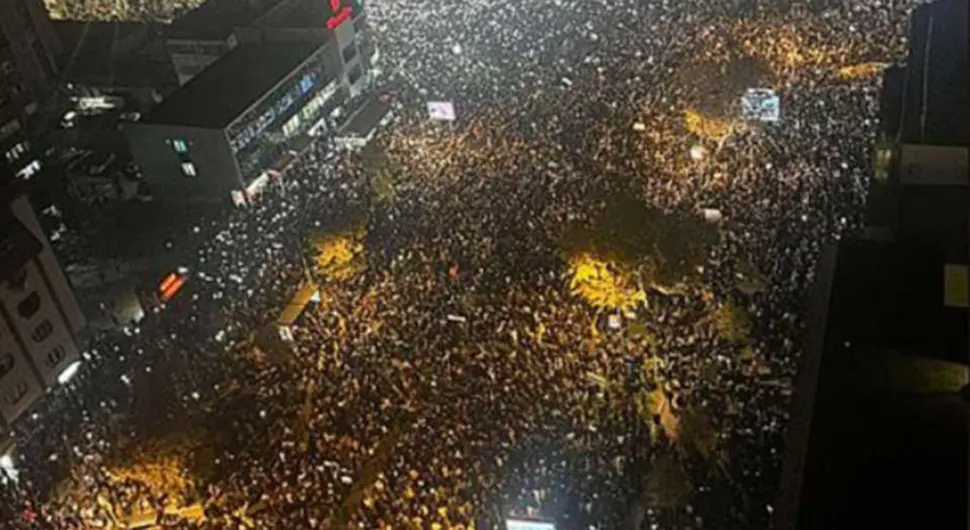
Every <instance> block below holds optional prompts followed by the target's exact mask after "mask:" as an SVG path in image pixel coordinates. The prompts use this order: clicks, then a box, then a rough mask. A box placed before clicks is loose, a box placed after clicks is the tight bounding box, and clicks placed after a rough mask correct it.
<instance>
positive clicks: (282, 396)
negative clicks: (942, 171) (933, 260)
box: [3, 0, 913, 529]
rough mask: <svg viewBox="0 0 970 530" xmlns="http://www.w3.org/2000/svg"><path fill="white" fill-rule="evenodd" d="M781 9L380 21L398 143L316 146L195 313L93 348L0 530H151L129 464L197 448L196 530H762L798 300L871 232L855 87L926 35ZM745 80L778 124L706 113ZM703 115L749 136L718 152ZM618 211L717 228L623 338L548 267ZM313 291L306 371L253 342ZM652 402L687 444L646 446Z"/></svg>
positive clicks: (676, 439) (394, 9) (871, 82)
mask: <svg viewBox="0 0 970 530" xmlns="http://www.w3.org/2000/svg"><path fill="white" fill-rule="evenodd" d="M791 4H792V5H787V6H784V8H781V7H778V6H775V5H772V6H770V9H768V8H767V6H761V5H758V4H757V3H741V4H735V5H731V4H730V3H724V2H707V1H705V0H669V1H663V2H661V1H658V2H656V3H646V2H640V1H636V0H621V1H618V2H570V1H566V0H548V1H547V0H534V1H530V2H522V3H518V4H502V5H496V4H491V3H486V2H471V3H469V2H451V1H444V2H433V3H432V2H419V3H414V2H401V1H398V0H386V1H383V2H375V3H373V4H369V5H368V6H367V9H368V13H369V15H368V17H369V22H370V25H371V26H372V28H373V30H374V34H375V36H376V38H377V43H378V45H379V46H380V48H381V50H382V52H381V53H382V56H383V57H382V61H383V64H384V65H385V70H387V71H386V74H385V78H384V79H382V80H381V83H382V84H383V85H384V87H383V88H382V90H383V91H385V92H387V93H389V94H391V95H392V97H393V98H394V108H395V109H394V112H395V113H396V115H397V120H396V122H395V123H392V124H391V125H390V126H389V127H388V129H387V130H386V131H383V132H381V134H380V135H379V136H378V138H376V139H375V142H376V147H375V148H373V149H366V150H365V151H364V152H362V153H356V154H353V153H350V154H348V153H334V151H333V150H332V147H331V145H330V144H329V143H328V142H326V141H320V142H318V143H317V144H315V145H314V146H312V147H311V148H310V149H309V150H308V151H307V152H306V153H304V154H303V155H302V156H301V158H300V159H299V161H298V162H297V163H296V164H295V165H294V167H292V168H291V169H290V170H289V171H288V172H287V173H286V175H285V177H284V178H283V179H281V180H280V181H279V182H277V183H274V184H273V185H272V186H270V187H269V188H268V189H267V190H266V191H265V192H264V193H263V195H262V196H261V197H260V198H259V200H258V201H256V202H255V203H254V204H252V205H250V206H248V207H246V208H244V209H240V210H239V211H237V212H234V213H233V214H232V215H231V216H230V218H229V219H228V220H227V219H222V218H213V219H208V220H202V219H200V221H199V225H198V227H197V229H198V230H200V231H204V232H205V233H208V234H211V237H209V238H208V239H207V242H206V243H205V244H203V245H202V246H201V247H200V248H198V249H192V252H191V254H192V258H191V259H190V260H188V261H189V262H187V263H186V267H187V268H188V269H189V270H190V271H191V275H192V278H191V281H190V283H189V284H188V286H187V287H186V289H185V291H184V292H183V293H180V295H179V297H177V298H176V299H175V300H173V301H172V302H171V303H170V304H169V305H168V307H165V308H164V309H161V310H159V311H157V312H156V313H155V314H152V315H150V316H149V318H147V319H146V320H145V321H144V322H143V323H142V324H141V326H140V327H139V328H138V329H133V330H130V332H129V333H128V334H126V335H124V336H115V335H103V336H99V337H96V338H95V339H94V340H93V343H92V345H91V347H90V349H89V351H88V352H87V353H86V359H87V360H88V363H87V364H88V365H89V369H87V370H86V371H85V372H84V373H83V374H82V375H81V376H79V377H78V378H77V380H76V381H75V382H72V384H71V385H70V386H69V387H68V388H66V389H64V391H63V392H62V395H59V396H58V397H57V398H56V399H52V400H50V405H49V409H50V410H48V411H46V412H45V413H44V414H42V415H38V416H37V417H36V418H32V419H30V420H28V421H27V422H25V425H23V426H21V428H20V430H21V432H20V438H21V440H22V443H21V451H22V453H23V455H24V456H23V458H22V467H23V469H22V472H21V475H20V477H19V481H18V482H17V485H16V487H8V488H7V489H4V490H3V491H4V494H5V495H7V496H9V497H10V498H9V499H8V501H9V502H7V503H6V508H7V509H8V511H7V513H4V514H3V516H4V517H5V518H6V521H9V523H8V525H7V526H6V527H11V528H57V529H67V528H91V527H98V526H101V527H110V526H111V525H112V524H116V521H118V520H120V519H123V518H125V517H128V516H130V515H131V513H132V512H133V511H134V510H136V508H137V505H138V504H143V505H145V506H147V507H148V509H155V510H158V511H162V510H161V508H162V507H163V506H164V505H165V504H167V503H169V504H170V503H172V502H173V499H172V498H171V496H170V495H168V494H166V495H162V494H159V493H157V492H152V491H150V489H149V490H148V491H146V488H145V487H144V485H142V486H139V485H137V484H132V483H130V482H124V483H119V482H118V481H116V480H112V477H111V476H110V473H109V472H108V471H109V465H108V464H109V460H110V458H111V454H112V453H113V452H114V451H116V449H117V448H118V446H119V445H122V444H123V443H124V441H125V440H128V439H137V438H138V437H139V436H145V433H146V432H148V433H151V432H156V431H158V430H165V429H170V430H172V429H174V430H177V428H178V426H179V425H180V424H181V423H186V424H188V423H193V424H197V423H199V422H201V423H202V424H203V425H204V429H203V430H204V431H205V432H206V433H207V434H206V435H205V436H210V437H211V439H206V440H205V441H204V443H205V444H208V445H210V446H212V447H215V448H217V450H216V451H215V454H214V455H213V456H212V458H211V460H212V461H211V462H209V463H208V464H209V465H208V468H209V469H208V470H207V472H206V474H205V477H201V475H200V479H199V480H198V481H196V482H195V483H194V484H193V486H192V487H191V488H188V489H187V491H185V492H184V493H183V495H182V496H183V498H181V499H178V503H181V504H183V505H191V504H194V503H197V504H200V505H201V506H203V507H204V512H205V517H204V518H202V520H197V521H195V522H187V521H181V522H177V523H173V525H174V526H176V527H181V528H191V527H199V528H239V527H249V528H266V529H279V528H307V529H313V528H373V529H384V528H387V529H401V528H439V529H445V528H500V527H501V526H500V525H501V524H502V522H503V520H504V519H505V518H507V517H510V516H517V517H527V518H544V519H550V520H555V521H556V522H557V524H558V527H559V528H564V529H573V528H576V529H579V528H583V529H585V528H599V529H607V528H623V527H624V525H627V526H625V527H626V528H639V527H640V526H638V525H639V524H640V521H639V520H640V519H643V522H642V524H643V525H644V527H646V526H649V527H650V528H702V527H705V526H707V525H709V524H710V523H712V522H717V524H720V525H723V526H731V527H732V528H766V527H768V526H769V525H770V523H771V517H772V514H773V511H774V508H773V505H772V499H773V496H774V492H775V488H776V486H777V476H778V472H779V466H780V460H781V456H782V452H783V449H784V448H783V433H784V428H785V424H786V420H787V410H788V407H789V405H790V404H789V401H788V398H789V396H790V394H791V379H792V376H793V375H794V373H795V369H796V363H797V360H798V355H799V350H800V347H799V344H800V341H801V340H802V336H801V335H802V332H803V327H802V326H803V318H804V306H805V298H806V295H807V293H808V291H809V289H810V287H811V284H812V278H813V271H814V268H815V263H816V261H817V260H818V258H819V254H820V252H821V250H822V248H823V247H824V246H825V245H826V244H828V243H831V242H833V241H835V240H837V239H838V238H839V237H842V236H843V235H844V234H846V233H847V232H849V231H851V230H852V229H854V228H857V227H858V226H859V223H860V219H861V213H862V207H863V206H864V202H865V193H866V188H867V183H868V178H869V175H870V173H871V167H870V163H869V153H870V152H871V145H872V143H873V140H874V139H875V137H876V134H877V129H878V123H879V120H878V110H879V109H878V103H879V89H880V87H879V79H878V77H864V78H852V79H845V78H840V77H839V75H837V70H838V69H839V68H841V67H845V66H850V65H852V64H855V63H863V62H869V61H883V62H890V61H893V60H894V59H896V58H897V57H898V56H899V53H900V52H901V48H902V43H903V42H904V28H905V20H906V16H907V13H908V10H909V9H911V8H912V7H913V6H912V5H909V4H906V3H905V2H895V3H894V4H891V5H886V4H884V3H882V2H880V1H879V0H859V1H855V2H849V3H839V4H838V5H834V6H818V5H812V6H806V5H801V4H799V3H797V2H792V3H791ZM736 61H755V62H757V63H758V67H757V68H749V69H744V72H745V73H735V72H736V70H735V69H734V68H732V67H730V65H731V64H733V62H736ZM698 64H700V65H702V67H701V68H699V69H698V71H697V72H698V73H696V74H693V75H692V76H685V74H684V72H685V71H686V70H689V69H690V68H693V67H694V65H698ZM705 65H706V66H705ZM750 72H755V73H750ZM732 75H737V76H751V79H752V82H755V81H756V82H759V83H764V84H766V85H769V86H771V87H773V88H774V89H775V90H776V91H777V92H778V94H779V96H780V98H781V101H782V118H781V120H780V121H779V122H777V123H764V124H750V123H744V122H741V121H738V120H733V118H732V117H730V116H728V115H727V114H724V115H714V113H715V112H721V111H714V110H710V109H711V108H712V107H711V106H710V105H706V106H705V105H702V104H701V103H700V102H699V100H698V99H697V98H698V97H700V96H698V94H697V91H698V87H701V88H704V87H708V88H709V87H710V85H711V84H716V83H723V85H724V86H726V87H730V86H733V85H735V84H737V79H728V78H725V77H724V76H728V77H730V76H732ZM739 95H740V94H734V93H727V94H722V95H721V96H722V97H724V98H726V99H727V100H729V101H728V103H727V104H725V105H724V108H726V109H728V111H730V112H737V108H736V105H734V104H731V102H736V100H737V98H738V97H739ZM428 100H440V101H451V102H454V104H455V108H456V110H457V116H458V119H457V121H456V122H454V123H437V122H431V121H429V120H428V119H427V116H426V114H425V107H424V104H425V102H426V101H428ZM691 109H697V113H698V114H702V115H705V119H709V120H729V121H731V123H735V122H736V126H734V125H732V127H731V128H730V131H729V132H728V133H727V134H724V135H722V136H720V137H718V138H714V137H710V136H707V135H705V134H703V132H702V131H700V130H698V129H695V130H692V128H691V127H690V126H689V125H688V124H685V123H684V114H685V112H686V111H688V110H691ZM728 111H723V112H728ZM705 113H706V114H705ZM694 146H702V147H703V148H704V149H703V150H702V151H698V152H703V153H705V155H704V156H698V157H693V158H692V157H691V156H690V152H691V148H692V147H694ZM376 188H381V190H382V191H381V193H375V189H376ZM617 195H621V196H624V197H633V198H635V199H636V200H637V201H640V202H642V203H643V204H645V205H649V207H650V208H654V209H657V210H659V211H662V212H665V213H666V214H669V215H681V216H697V215H698V211H699V210H700V209H702V208H714V209H717V210H718V211H719V212H721V213H722V215H723V219H722V220H721V222H720V224H719V225H718V226H717V230H718V237H717V239H716V241H715V242H713V243H712V244H711V245H710V246H709V247H708V248H706V249H705V259H704V262H703V263H700V264H697V265H696V266H695V267H693V270H692V271H691V274H690V277H689V278H685V279H684V281H682V282H679V283H678V284H677V286H676V288H672V289H667V288H663V289H661V288H659V286H658V288H655V289H651V288H649V286H648V287H647V290H648V291H649V292H648V293H647V300H646V303H642V304H640V305H639V306H638V307H636V308H635V309H634V310H626V311H621V312H615V311H610V310H608V309H606V310H603V309H597V308H594V307H591V306H590V305H589V304H588V303H586V301H584V300H582V299H581V298H580V297H577V296H576V295H575V293H573V292H572V291H571V290H570V288H569V281H568V279H567V278H565V275H566V268H565V267H564V265H563V256H562V252H563V248H562V244H561V239H562V237H563V229H564V227H568V226H571V225H574V224H579V225H582V224H584V223H588V222H590V220H592V219H595V218H598V217H602V216H609V215H611V214H612V212H610V211H609V210H608V209H607V205H608V204H609V198H610V197H614V196H617ZM350 220H352V221H353V222H359V223H362V225H363V226H364V227H365V231H366V234H365V235H364V237H363V246H362V250H361V252H362V253H364V256H363V258H364V260H365V262H366V268H365V269H364V270H363V271H361V272H360V273H359V274H357V275H355V276H354V277H352V278H349V279H343V280H340V281H336V280H333V279H328V278H326V277H320V275H319V273H318V272H317V271H314V270H313V267H312V264H308V257H307V253H306V250H307V245H306V241H307V237H308V235H309V234H311V233H315V232H326V231H328V230H332V229H333V227H336V226H346V224H347V223H348V222H350ZM741 271H745V272H744V274H754V273H751V271H756V274H757V275H758V276H759V277H761V278H762V281H761V282H760V283H761V284H762V285H761V286H760V287H759V288H758V289H753V290H750V289H739V287H738V277H739V275H740V274H741ZM311 278H312V279H314V280H316V281H318V282H320V283H321V285H322V288H321V293H320V301H319V302H318V303H317V304H316V305H315V306H313V307H311V308H310V309H308V311H307V312H306V314H305V315H304V316H303V317H302V319H301V320H300V321H299V322H298V324H297V326H296V333H295V336H294V341H293V342H292V344H289V345H282V344H279V343H277V342H276V341H273V340H266V339H264V338H261V337H262V336H263V335H265V333H264V331H265V329H266V326H267V324H269V323H271V322H272V320H273V318H274V317H275V315H276V314H277V313H278V311H279V309H280V308H281V306H282V305H283V303H284V302H285V301H286V300H287V299H288V298H289V297H290V296H292V294H293V293H294V292H295V291H296V289H297V288H298V287H299V286H300V285H301V283H303V282H305V281H307V280H308V279H311ZM728 304H732V305H735V306H738V307H740V308H742V309H743V310H744V311H745V312H746V313H747V314H749V315H750V319H751V322H752V326H751V329H750V336H749V337H747V338H746V340H745V341H744V342H743V344H742V343H739V342H738V341H737V340H729V339H728V338H726V337H724V336H723V335H722V334H720V333H719V332H718V329H717V326H714V325H712V324H711V321H712V319H711V315H712V314H714V313H716V312H717V311H718V310H719V309H720V308H723V307H724V306H726V305H728ZM270 335H272V333H270ZM641 389H645V391H648V392H650V394H651V395H652V396H656V395H657V393H658V392H659V395H661V396H663V404H664V407H668V410H667V414H668V415H672V416H674V417H677V418H679V419H680V423H679V425H680V426H682V427H683V429H680V430H678V423H677V422H673V423H671V422H669V421H659V419H658V418H656V415H653V414H646V415H644V414H642V411H641V410H640V409H639V408H638V407H637V406H636V403H637V400H636V396H637V393H638V392H640V390H641ZM655 405H656V404H655ZM671 411H672V412H671ZM698 417H704V418H705V420H704V421H698V420H697V418H698ZM691 418H693V419H691ZM655 419H657V420H658V421H656V422H655V421H654V420H655ZM658 424H659V426H658ZM688 425H690V426H692V428H691V429H687V426H688ZM698 425H700V426H707V427H708V428H709V429H710V430H711V431H712V433H710V434H705V433H704V432H698V431H703V429H701V428H699V427H698ZM699 438H705V440H706V441H707V442H709V443H700V442H699ZM678 444H681V445H685V446H687V445H690V444H693V445H692V446H691V447H693V449H691V448H689V447H688V448H687V449H685V450H673V449H672V448H673V447H677V446H678ZM701 447H706V448H707V450H700V449H699V448H701ZM149 457H150V455H146V458H149ZM661 462H663V465H661V464H660V463H661ZM671 462H673V464H674V466H673V467H675V468H678V469H680V470H682V471H681V472H680V473H676V472H671V465H670V463H671ZM661 474H663V475H664V476H662V477H659V478H658V476H659V475H661ZM657 484H659V486H657ZM685 488H686V489H687V490H688V493H687V494H686V495H680V496H677V498H668V497H670V496H672V495H673V493H675V492H679V491H682V490H684V489H685Z"/></svg>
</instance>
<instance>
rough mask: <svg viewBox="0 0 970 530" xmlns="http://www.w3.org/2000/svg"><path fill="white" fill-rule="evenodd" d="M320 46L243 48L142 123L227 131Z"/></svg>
mask: <svg viewBox="0 0 970 530" xmlns="http://www.w3.org/2000/svg"><path fill="white" fill-rule="evenodd" d="M320 47H321V45H320V44H314V43H302V42H299V43H297V42H292V43H279V44H241V45H239V46H237V47H235V48H233V50H232V51H230V52H229V53H228V54H226V55H225V56H223V57H221V58H219V60H217V61H216V62H214V63H212V64H211V65H209V67H208V68H206V69H205V70H203V71H202V72H201V73H200V74H199V75H197V76H195V77H194V78H192V80H191V81H189V82H188V83H186V84H185V86H183V87H181V88H180V89H178V90H177V91H175V92H174V93H172V94H171V95H170V96H169V97H167V98H166V99H165V101H163V102H162V104H161V105H159V106H158V107H156V108H155V109H154V110H153V111H152V112H151V113H149V115H148V116H146V117H145V118H144V119H142V121H141V122H140V123H143V124H158V125H181V126H185V127H200V128H210V129H211V128H222V127H225V126H227V125H229V123H231V122H232V121H233V120H234V119H236V117H238V116H239V115H240V114H242V113H243V112H244V111H245V110H246V109H247V108H249V106H250V105H252V104H253V103H254V102H256V101H258V100H259V99H260V98H261V97H263V95H265V94H266V92H268V91H269V90H270V89H272V88H273V87H274V86H275V85H276V84H277V83H278V82H279V81H280V80H281V79H283V78H284V77H285V76H286V75H287V74H289V73H291V72H292V71H293V70H295V69H296V68H297V67H298V66H299V65H300V64H301V63H303V62H304V61H305V60H306V59H307V58H308V57H310V56H311V55H312V54H313V53H314V52H315V51H317V50H318V49H320Z"/></svg>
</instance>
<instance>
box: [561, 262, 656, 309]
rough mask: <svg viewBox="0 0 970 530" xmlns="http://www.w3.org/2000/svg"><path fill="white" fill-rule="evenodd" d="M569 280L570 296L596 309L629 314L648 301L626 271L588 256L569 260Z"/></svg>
mask: <svg viewBox="0 0 970 530" xmlns="http://www.w3.org/2000/svg"><path fill="white" fill-rule="evenodd" d="M569 276H570V279H569V288H570V290H571V291H572V293H573V294H575V295H576V296H579V297H580V298H582V299H583V300H585V301H586V302H588V303H589V304H590V305H592V306H594V307H596V308H599V309H614V310H619V311H628V310H631V309H633V308H635V307H636V306H637V305H639V304H641V303H643V302H645V301H646V299H647V297H646V294H645V293H644V292H643V291H642V290H640V289H638V288H637V286H636V284H634V282H633V280H632V277H631V274H630V272H629V271H628V270H626V268H625V267H623V266H622V265H620V264H618V263H611V262H608V261H605V260H603V259H601V258H598V257H597V256H594V255H592V254H590V253H588V252H581V253H579V254H576V255H574V256H572V257H571V258H570V260H569Z"/></svg>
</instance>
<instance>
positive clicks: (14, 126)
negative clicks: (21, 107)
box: [0, 120, 20, 142]
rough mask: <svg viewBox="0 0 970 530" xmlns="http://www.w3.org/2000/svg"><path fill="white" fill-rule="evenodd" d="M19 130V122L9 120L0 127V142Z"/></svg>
mask: <svg viewBox="0 0 970 530" xmlns="http://www.w3.org/2000/svg"><path fill="white" fill-rule="evenodd" d="M19 130H20V122H19V121H17V120H10V121H8V122H7V123H4V124H3V126H0V142H2V141H4V140H6V139H7V138H9V137H10V136H11V135H12V134H13V133H15V132H17V131H19Z"/></svg>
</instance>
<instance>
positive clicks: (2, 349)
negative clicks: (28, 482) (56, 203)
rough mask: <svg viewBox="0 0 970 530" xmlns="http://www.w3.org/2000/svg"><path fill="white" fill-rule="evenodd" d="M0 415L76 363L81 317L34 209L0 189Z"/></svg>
mask: <svg viewBox="0 0 970 530" xmlns="http://www.w3.org/2000/svg"><path fill="white" fill-rule="evenodd" d="M0 199H2V200H0V204H2V206H3V208H0V418H2V420H3V422H4V423H5V424H7V425H10V424H11V423H12V422H13V421H15V420H16V419H17V418H18V417H20V416H21V415H22V414H23V413H24V412H25V411H26V410H27V409H28V407H30V405H31V404H32V403H33V402H35V401H36V400H37V399H38V398H40V397H41V396H42V395H43V394H44V392H45V391H46V390H47V389H48V388H50V387H52V386H54V385H55V384H56V383H57V381H58V376H60V375H61V374H62V373H64V371H65V370H66V369H67V368H68V367H70V366H72V365H73V364H75V363H76V362H78V361H79V359H80V352H79V348H78V335H79V333H80V332H81V331H82V330H83V328H84V326H85V319H84V316H83V315H82V313H81V309H80V307H79V305H78V303H77V300H76V299H75V297H74V293H73V291H72V290H71V286H70V284H69V283H68V280H67V278H66V277H65V275H64V273H63V271H62V269H61V267H60V265H59V264H58V262H57V259H56V257H55V256H54V253H53V251H52V249H51V247H50V243H49V242H48V240H47V238H46V237H45V235H44V232H43V230H42V228H41V225H40V223H39V222H38V219H37V217H36V215H35V214H34V210H33V208H32V207H31V205H30V202H29V201H28V199H27V196H26V195H24V194H23V193H22V192H21V191H20V190H19V189H18V188H17V187H16V186H14V187H8V188H6V189H4V190H2V191H0Z"/></svg>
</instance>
